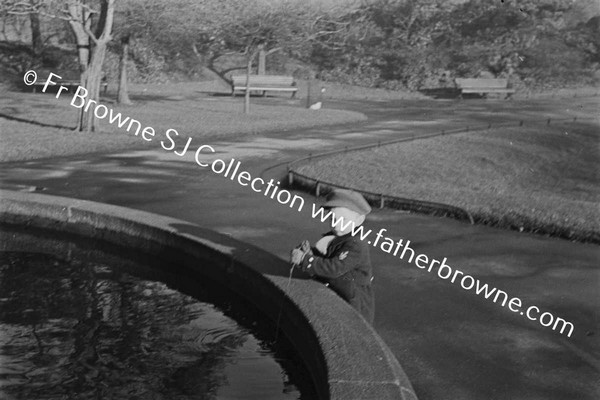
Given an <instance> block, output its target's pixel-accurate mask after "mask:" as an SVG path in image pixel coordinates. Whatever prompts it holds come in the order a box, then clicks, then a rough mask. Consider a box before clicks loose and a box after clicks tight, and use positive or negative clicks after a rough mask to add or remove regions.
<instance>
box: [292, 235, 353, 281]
mask: <svg viewBox="0 0 600 400" xmlns="http://www.w3.org/2000/svg"><path fill="white" fill-rule="evenodd" d="M361 253H362V252H361V249H360V247H359V246H358V245H357V244H355V243H352V242H349V243H348V245H346V246H343V247H342V248H341V250H340V251H338V252H336V254H333V255H332V256H331V257H328V258H325V257H320V256H316V255H314V254H306V255H305V257H304V258H303V260H302V263H301V265H300V266H301V268H302V270H303V271H306V272H308V273H309V274H310V275H318V276H322V277H324V278H338V277H340V276H342V275H344V274H345V273H347V272H349V271H351V270H353V269H355V268H356V267H357V266H358V263H359V262H360V259H361Z"/></svg>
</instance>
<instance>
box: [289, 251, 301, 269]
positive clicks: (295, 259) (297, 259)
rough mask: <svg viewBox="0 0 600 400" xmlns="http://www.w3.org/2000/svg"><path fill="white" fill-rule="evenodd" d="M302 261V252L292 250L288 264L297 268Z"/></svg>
mask: <svg viewBox="0 0 600 400" xmlns="http://www.w3.org/2000/svg"><path fill="white" fill-rule="evenodd" d="M303 259H304V252H303V251H302V250H300V249H293V250H292V253H291V254H290V263H291V264H292V265H293V266H298V265H300V264H302V260H303Z"/></svg>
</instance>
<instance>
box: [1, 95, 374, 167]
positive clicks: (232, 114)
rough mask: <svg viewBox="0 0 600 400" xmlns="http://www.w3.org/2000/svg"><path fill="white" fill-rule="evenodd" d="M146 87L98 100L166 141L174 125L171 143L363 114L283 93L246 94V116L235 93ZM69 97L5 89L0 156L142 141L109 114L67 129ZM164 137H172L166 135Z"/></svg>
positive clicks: (71, 113)
mask: <svg viewBox="0 0 600 400" xmlns="http://www.w3.org/2000/svg"><path fill="white" fill-rule="evenodd" d="M153 89H154V90H143V89H141V90H139V91H138V92H134V94H133V96H132V97H133V101H134V104H133V105H130V106H124V105H119V104H115V103H114V101H113V100H112V99H111V98H110V97H102V98H101V103H102V104H104V105H105V106H106V107H108V108H109V109H111V108H112V109H114V111H115V112H120V113H121V114H122V115H123V118H125V117H130V118H134V119H136V120H138V121H139V122H140V124H141V125H142V129H143V128H144V127H147V126H150V127H152V128H153V129H154V130H155V132H156V137H155V141H158V140H163V139H165V135H164V133H165V132H166V131H167V130H168V129H175V130H177V132H178V133H179V137H180V139H179V140H178V142H179V141H181V142H183V141H184V140H185V139H184V138H187V137H194V138H200V139H206V138H221V137H232V136H241V135H246V134H260V133H263V132H267V131H269V132H274V131H275V132H277V131H282V132H283V131H286V130H291V129H298V128H309V127H313V126H320V125H331V124H340V123H349V122H356V121H361V120H365V119H366V117H365V116H364V115H363V114H360V113H356V112H352V111H343V110H332V109H322V110H319V111H312V110H308V109H306V108H304V107H303V106H302V103H301V101H300V100H295V101H292V100H289V99H286V98H277V99H269V100H268V101H267V102H265V101H264V100H262V99H261V100H258V99H256V98H253V99H252V103H253V104H252V103H251V113H250V114H248V115H246V114H244V113H243V98H241V97H236V98H232V97H230V96H213V95H211V94H208V93H203V92H199V91H198V90H197V88H195V87H194V86H193V85H189V87H186V86H185V85H179V86H178V87H177V88H176V89H177V90H173V89H171V90H162V91H161V90H157V89H155V88H153ZM112 97H114V96H112ZM72 98H73V96H72V95H69V94H68V93H63V94H62V95H61V96H60V98H58V99H56V98H55V95H54V94H51V93H38V94H33V93H23V92H16V91H5V92H4V94H3V96H2V97H1V98H0V144H1V146H0V147H1V149H0V161H18V160H26V159H34V158H44V157H51V156H63V155H71V154H83V153H89V152H100V151H113V150H129V149H131V148H132V147H142V146H144V144H145V143H144V141H143V140H142V139H141V137H135V136H134V135H133V132H134V130H135V125H134V126H133V128H132V131H131V132H130V133H127V131H126V128H127V126H124V127H123V128H118V127H117V126H116V124H110V123H109V122H108V118H105V119H103V120H101V121H100V128H99V131H98V132H94V133H88V134H85V133H77V132H73V131H72V129H73V128H74V127H75V125H76V120H77V112H78V110H77V109H76V108H75V107H74V106H72V105H71V104H70V101H71V99H72ZM258 102H260V103H261V104H257V103H258ZM280 104H281V105H280ZM11 119H12V120H11ZM24 121H26V122H24ZM171 137H173V138H175V137H176V136H175V134H174V133H172V134H171ZM152 144H153V145H154V146H156V144H155V143H152Z"/></svg>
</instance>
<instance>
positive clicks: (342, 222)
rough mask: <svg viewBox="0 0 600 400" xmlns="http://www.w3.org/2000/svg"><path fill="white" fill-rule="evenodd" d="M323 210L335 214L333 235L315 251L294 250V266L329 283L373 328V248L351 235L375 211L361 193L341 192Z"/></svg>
mask: <svg viewBox="0 0 600 400" xmlns="http://www.w3.org/2000/svg"><path fill="white" fill-rule="evenodd" d="M323 208H325V209H329V210H330V211H331V213H332V214H333V216H332V220H331V225H332V231H331V232H330V233H327V234H326V235H325V236H323V237H322V238H321V239H320V240H319V241H318V242H317V243H316V244H315V246H314V248H312V249H311V247H310V244H309V243H308V241H304V242H303V243H302V244H301V245H300V247H299V248H296V249H294V250H292V255H291V262H292V264H294V265H297V266H299V267H300V268H301V269H302V270H303V271H305V272H307V273H308V274H310V275H311V276H314V277H315V278H317V279H318V280H320V281H323V282H325V283H326V284H327V285H328V286H329V287H330V288H331V289H333V290H334V291H335V292H336V293H337V294H339V295H340V296H341V297H342V298H343V299H344V300H346V301H347V302H348V303H350V305H352V307H354V308H355V309H357V310H358V311H359V312H360V313H361V314H362V315H363V316H364V317H365V319H366V320H367V321H368V322H369V323H371V324H372V323H373V317H374V315H375V298H374V295H373V289H372V287H371V281H372V280H373V272H372V267H371V260H370V257H369V247H368V246H367V244H366V243H364V242H363V241H362V240H360V238H358V237H354V236H352V233H351V232H352V228H354V229H356V228H358V227H359V226H360V225H361V224H362V223H363V222H364V220H365V216H366V215H367V214H368V213H369V212H371V207H369V204H368V203H367V202H366V200H365V199H364V198H363V197H362V196H361V195H360V194H359V193H356V192H353V191H350V190H341V189H340V190H334V191H333V192H331V193H329V195H328V196H327V201H326V203H325V204H324V205H323ZM349 221H352V222H351V223H349ZM343 227H344V228H346V229H342V228H343Z"/></svg>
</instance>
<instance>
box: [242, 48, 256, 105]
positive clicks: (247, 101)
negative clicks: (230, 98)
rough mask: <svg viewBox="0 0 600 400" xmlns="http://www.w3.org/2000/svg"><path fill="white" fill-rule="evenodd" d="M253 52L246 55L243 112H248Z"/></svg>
mask: <svg viewBox="0 0 600 400" xmlns="http://www.w3.org/2000/svg"><path fill="white" fill-rule="evenodd" d="M253 58H254V54H250V55H249V56H248V63H247V64H246V94H245V95H244V114H250V74H251V73H252V59H253Z"/></svg>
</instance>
